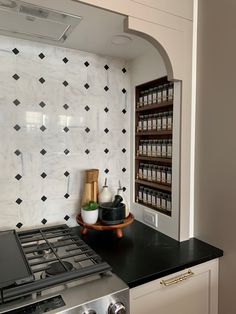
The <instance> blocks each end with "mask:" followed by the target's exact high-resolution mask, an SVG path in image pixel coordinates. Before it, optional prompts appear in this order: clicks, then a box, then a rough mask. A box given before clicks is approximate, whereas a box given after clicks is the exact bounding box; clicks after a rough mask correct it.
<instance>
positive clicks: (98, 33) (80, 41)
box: [2, 0, 155, 60]
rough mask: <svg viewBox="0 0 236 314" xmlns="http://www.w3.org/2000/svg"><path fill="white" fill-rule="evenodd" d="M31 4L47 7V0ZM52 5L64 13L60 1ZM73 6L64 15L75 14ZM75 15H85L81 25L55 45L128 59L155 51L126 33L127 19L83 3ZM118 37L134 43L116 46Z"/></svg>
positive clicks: (145, 42) (64, 9)
mask: <svg viewBox="0 0 236 314" xmlns="http://www.w3.org/2000/svg"><path fill="white" fill-rule="evenodd" d="M28 2H29V3H31V4H37V5H39V6H42V7H45V1H43V0H34V1H31V0H29V1H28ZM48 3H49V5H50V7H49V8H50V9H54V10H57V11H61V10H60V4H59V3H60V2H59V3H58V2H57V1H48ZM71 4H73V9H74V8H75V2H74V3H73V2H72V1H68V8H67V7H66V6H65V5H64V6H63V12H64V13H69V14H71V13H72V12H71V8H72V6H71ZM73 14H74V15H78V16H81V17H82V20H81V22H80V23H79V24H78V26H76V27H75V29H74V30H73V31H72V33H71V34H70V35H69V37H68V38H67V39H66V40H65V41H64V42H63V43H54V45H60V46H63V47H67V48H72V49H78V50H83V51H88V52H92V53H96V54H101V55H107V56H113V57H119V58H123V59H126V60H130V59H134V58H136V57H138V56H139V55H143V54H144V53H145V52H146V51H148V50H150V49H155V48H154V47H153V46H152V45H151V44H150V43H148V42H147V41H146V40H144V39H142V38H141V37H137V36H135V35H130V34H127V33H125V32H124V31H123V22H124V19H125V18H126V16H123V15H120V14H116V13H112V12H108V11H105V10H102V9H99V8H95V7H92V6H89V5H86V4H82V3H76V11H75V10H73ZM2 34H4V33H2ZM115 35H125V36H128V37H130V38H131V39H132V40H131V41H130V42H129V43H127V44H125V45H115V44H113V43H112V37H113V36H115ZM14 37H20V38H25V39H29V37H27V35H16V34H14ZM31 40H32V39H31ZM33 40H35V41H41V40H40V39H37V38H34V39H33ZM43 42H44V43H49V44H51V42H49V41H47V40H43Z"/></svg>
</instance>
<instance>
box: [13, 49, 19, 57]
mask: <svg viewBox="0 0 236 314" xmlns="http://www.w3.org/2000/svg"><path fill="white" fill-rule="evenodd" d="M12 52H13V53H14V54H15V55H18V53H19V52H20V51H19V50H18V49H17V48H14V49H12Z"/></svg>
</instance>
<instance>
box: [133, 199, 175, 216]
mask: <svg viewBox="0 0 236 314" xmlns="http://www.w3.org/2000/svg"><path fill="white" fill-rule="evenodd" d="M135 203H137V204H139V205H142V206H145V207H148V208H151V209H152V210H155V211H156V212H158V213H161V214H165V215H167V216H169V217H171V212H169V211H167V210H163V209H161V208H156V207H154V206H152V205H150V204H146V203H143V202H140V201H138V202H135Z"/></svg>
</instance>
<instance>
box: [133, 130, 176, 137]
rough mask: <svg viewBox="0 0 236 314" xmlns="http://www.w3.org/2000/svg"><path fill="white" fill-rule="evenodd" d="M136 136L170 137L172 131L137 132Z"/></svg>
mask: <svg viewBox="0 0 236 314" xmlns="http://www.w3.org/2000/svg"><path fill="white" fill-rule="evenodd" d="M135 135H136V136H145V135H146V136H148V135H172V130H161V131H153V130H152V131H139V132H136V133H135Z"/></svg>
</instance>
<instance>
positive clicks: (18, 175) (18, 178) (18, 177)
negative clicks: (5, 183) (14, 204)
mask: <svg viewBox="0 0 236 314" xmlns="http://www.w3.org/2000/svg"><path fill="white" fill-rule="evenodd" d="M15 178H16V180H18V181H19V180H20V179H21V178H22V176H21V175H20V174H19V173H18V174H17V175H16V176H15Z"/></svg>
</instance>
